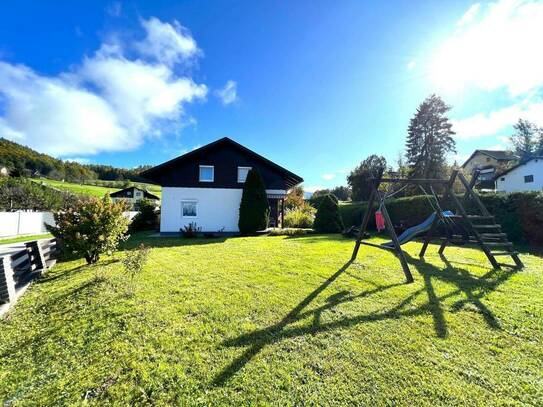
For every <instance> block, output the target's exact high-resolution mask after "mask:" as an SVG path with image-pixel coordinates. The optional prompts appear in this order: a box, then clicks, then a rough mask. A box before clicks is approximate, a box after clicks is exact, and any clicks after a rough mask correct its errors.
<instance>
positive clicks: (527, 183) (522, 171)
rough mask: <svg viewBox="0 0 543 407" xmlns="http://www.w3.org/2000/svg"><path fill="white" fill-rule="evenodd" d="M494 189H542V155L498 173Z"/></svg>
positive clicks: (506, 190)
mask: <svg viewBox="0 0 543 407" xmlns="http://www.w3.org/2000/svg"><path fill="white" fill-rule="evenodd" d="M496 191H498V192H521V191H543V157H534V158H531V159H529V160H527V161H525V162H524V163H521V164H518V165H515V166H514V167H511V168H509V169H508V170H506V171H504V172H502V173H501V174H499V175H498V176H497V177H496Z"/></svg>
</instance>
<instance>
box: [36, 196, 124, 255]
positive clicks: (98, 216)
mask: <svg viewBox="0 0 543 407" xmlns="http://www.w3.org/2000/svg"><path fill="white" fill-rule="evenodd" d="M126 210H127V205H126V203H124V202H116V203H114V202H111V200H110V199H109V198H108V197H107V196H105V197H104V198H102V199H98V198H89V199H88V200H85V201H78V202H77V203H76V204H75V205H73V207H71V208H69V209H66V210H65V211H61V212H57V213H55V214H54V217H55V223H56V226H51V225H46V227H47V230H48V231H49V232H51V233H52V234H53V236H55V237H56V238H57V239H59V240H60V242H61V244H62V248H63V250H65V251H67V252H68V253H70V254H74V255H80V256H83V257H85V260H86V261H87V264H92V263H96V262H97V261H98V260H99V259H100V255H101V254H102V253H111V252H113V251H114V250H115V249H117V246H118V245H119V243H120V242H122V241H124V240H126V239H127V238H128V236H127V235H126V231H127V230H128V223H129V220H128V218H127V217H126V216H124V214H123V212H124V211H126Z"/></svg>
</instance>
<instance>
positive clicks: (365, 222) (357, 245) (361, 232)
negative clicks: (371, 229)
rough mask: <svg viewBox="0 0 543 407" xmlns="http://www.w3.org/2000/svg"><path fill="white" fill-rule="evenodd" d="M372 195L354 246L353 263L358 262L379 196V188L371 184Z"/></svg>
mask: <svg viewBox="0 0 543 407" xmlns="http://www.w3.org/2000/svg"><path fill="white" fill-rule="evenodd" d="M371 185H372V187H371V194H370V199H369V200H368V208H367V209H366V213H365V214H364V218H363V219H362V224H361V225H360V230H359V231H358V236H357V237H356V243H355V245H354V250H353V254H352V256H351V261H354V260H356V256H357V255H358V250H359V249H360V243H361V241H362V238H363V237H364V233H366V229H367V228H368V222H369V220H370V216H371V211H372V209H373V202H374V201H375V198H376V196H377V188H376V187H375V184H374V183H373V181H372V183H371Z"/></svg>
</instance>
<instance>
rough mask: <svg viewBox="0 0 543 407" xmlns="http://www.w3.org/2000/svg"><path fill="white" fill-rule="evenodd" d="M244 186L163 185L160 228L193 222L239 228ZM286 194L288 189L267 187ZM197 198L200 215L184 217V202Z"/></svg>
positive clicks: (167, 230)
mask: <svg viewBox="0 0 543 407" xmlns="http://www.w3.org/2000/svg"><path fill="white" fill-rule="evenodd" d="M242 192H243V190H242V189H231V188H173V187H163V188H162V202H161V211H160V232H161V233H172V232H179V230H180V229H181V228H182V227H184V226H186V225H188V224H189V223H191V222H196V224H197V226H198V227H201V228H202V231H204V232H218V231H224V232H238V231H239V229H238V219H239V205H240V202H241V195H242ZM266 192H268V193H273V194H277V193H280V194H285V193H286V191H284V190H267V191H266ZM182 201H196V202H197V216H196V217H183V216H182V209H181V202H182Z"/></svg>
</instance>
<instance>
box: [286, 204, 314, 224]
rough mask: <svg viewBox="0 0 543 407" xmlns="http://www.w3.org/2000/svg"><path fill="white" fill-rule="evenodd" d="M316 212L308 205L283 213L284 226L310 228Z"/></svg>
mask: <svg viewBox="0 0 543 407" xmlns="http://www.w3.org/2000/svg"><path fill="white" fill-rule="evenodd" d="M316 211H317V210H316V209H315V208H313V207H312V206H311V205H308V204H303V205H302V206H300V207H298V208H295V209H289V210H287V211H286V212H285V225H284V226H285V227H287V228H312V227H313V222H314V221H315V212H316Z"/></svg>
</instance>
